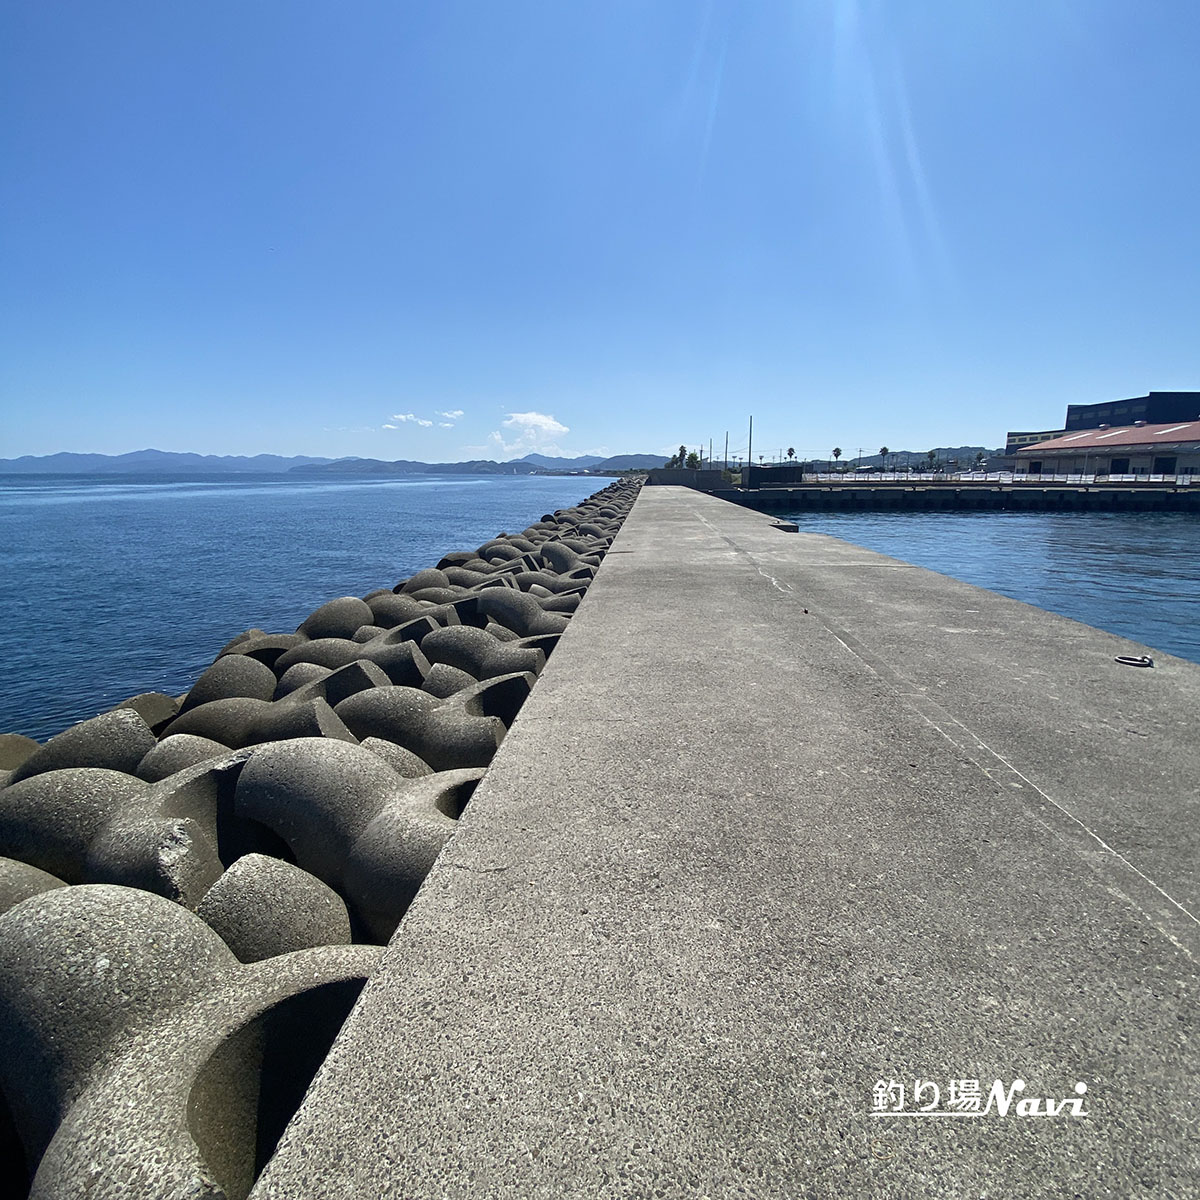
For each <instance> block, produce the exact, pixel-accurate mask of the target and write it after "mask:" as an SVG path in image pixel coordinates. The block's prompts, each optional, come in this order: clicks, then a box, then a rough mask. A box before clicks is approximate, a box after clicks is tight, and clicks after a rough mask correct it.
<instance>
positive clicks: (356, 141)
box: [0, 0, 1200, 461]
mask: <svg viewBox="0 0 1200 1200" xmlns="http://www.w3.org/2000/svg"><path fill="white" fill-rule="evenodd" d="M0 47H2V49H0V55H2V56H3V61H2V62H0V68H2V69H0V114H2V116H0V163H3V166H2V167H0V208H2V211H3V218H2V222H0V225H2V227H0V405H2V415H3V421H2V423H0V455H3V456H13V455H18V454H25V453H32V454H45V453H52V452H54V451H57V450H76V451H100V452H106V453H120V452H123V451H127V450H134V449H140V448H143V447H147V446H154V447H157V448H160V449H166V450H194V451H199V452H203V453H234V454H238V453H244V454H253V453H258V452H264V451H265V452H273V453H281V454H323V455H329V456H339V455H345V454H356V455H363V456H370V457H379V458H387V459H393V458H417V459H423V460H426V461H443V460H460V459H464V458H472V457H489V458H500V459H504V458H510V457H516V456H519V455H521V454H524V453H526V452H528V451H530V450H540V451H542V452H545V453H552V454H553V453H562V454H583V453H618V452H634V451H637V452H642V451H658V450H668V449H670V448H672V447H676V446H678V445H679V444H680V443H681V442H684V443H687V444H689V445H693V446H694V445H699V444H701V443H704V444H707V442H708V440H709V439H710V438H711V439H712V441H713V444H714V447H715V448H716V450H717V454H718V456H719V455H720V453H721V447H722V446H723V443H724V437H725V433H726V431H727V430H728V431H729V438H730V445H731V449H732V450H734V451H738V450H740V451H741V452H743V453H744V452H745V449H746V429H747V424H748V421H749V418H750V416H751V415H753V417H754V424H755V456H756V457H757V455H758V453H759V452H762V453H765V454H767V455H769V456H770V455H774V454H775V453H777V452H778V451H779V450H780V449H785V448H786V447H788V446H793V447H795V448H796V450H797V451H798V453H800V454H802V455H809V454H812V455H818V454H819V455H824V454H826V453H828V451H829V449H830V448H831V447H832V446H834V445H838V446H841V447H843V449H845V450H846V451H847V453H848V454H849V455H852V454H853V453H855V452H856V451H857V449H858V448H859V447H864V448H866V449H867V450H868V451H869V452H870V451H874V450H877V449H878V448H879V446H880V445H883V444H887V445H888V446H890V447H891V448H892V449H897V448H906V449H914V450H922V449H925V448H927V447H930V446H933V445H960V444H979V445H988V446H995V445H999V444H1001V443H1002V441H1003V437H1004V433H1005V431H1006V430H1008V429H1023V428H1031V429H1041V428H1053V427H1056V426H1057V425H1058V424H1059V423H1060V421H1061V418H1062V415H1063V410H1064V408H1065V406H1066V405H1067V404H1068V403H1073V402H1083V403H1087V402H1093V401H1098V400H1108V399H1115V398H1117V397H1121V396H1129V395H1139V394H1144V393H1145V392H1146V391H1147V390H1156V391H1158V390H1174V389H1191V388H1200V321H1198V316H1200V305H1198V298H1200V220H1198V219H1197V214H1198V212H1200V203H1198V200H1200V187H1198V184H1200V164H1198V158H1197V129H1200V92H1198V90H1197V88H1196V86H1195V70H1196V67H1195V64H1196V62H1197V61H1200V5H1198V4H1196V3H1195V0H1129V2H1125V0H886V2H884V0H874V2H873V0H790V2H783V0H755V2H750V0H743V2H741V3H734V2H730V0H713V2H711V3H707V2H705V0H542V2H540V3H531V2H523V0H502V2H491V0H488V2H483V0H478V2H473V3H467V2H463V0H428V2H420V0H409V2H406V0H386V2H384V0H353V2H349V3H348V2H346V0H339V2H337V3H333V2H329V3H325V2H316V0H286V2H284V0H236V2H222V0H205V2H203V3H201V2H199V0H195V2H186V3H185V2H182V0H179V2H174V3H164V2H163V0H145V2H139V3H131V2H127V0H107V2H106V3H104V4H97V3H94V0H87V2H68V3H64V2H59V0H13V2H12V3H9V4H7V5H5V6H4V7H3V11H2V14H0Z"/></svg>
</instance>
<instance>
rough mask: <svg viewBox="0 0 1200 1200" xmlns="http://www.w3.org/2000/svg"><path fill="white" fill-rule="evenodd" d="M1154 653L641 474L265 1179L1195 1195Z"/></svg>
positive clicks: (1178, 922)
mask: <svg viewBox="0 0 1200 1200" xmlns="http://www.w3.org/2000/svg"><path fill="white" fill-rule="evenodd" d="M1143 651H1144V648H1143V647H1138V646H1133V645H1132V644H1131V643H1128V642H1126V641H1124V640H1122V639H1120V638H1117V637H1114V636H1112V635H1110V634H1107V633H1104V632H1101V631H1099V630H1095V629H1092V628H1089V627H1086V626H1082V625H1079V624H1077V623H1074V622H1071V621H1068V620H1066V619H1064V618H1059V617H1057V616H1053V615H1051V614H1047V613H1043V612H1040V611H1038V610H1035V609H1031V608H1029V607H1027V606H1024V605H1022V604H1019V603H1017V602H1016V601H1012V600H1008V599H1006V598H1003V597H1000V596H997V595H994V594H992V593H988V592H983V591H980V590H979V589H976V588H972V587H970V586H968V585H966V584H961V583H957V582H955V581H953V580H950V579H947V578H945V577H942V576H938V575H935V574H933V573H931V572H928V571H925V570H923V569H921V568H917V567H912V566H908V565H906V564H903V563H899V562H897V561H895V560H893V559H889V558H885V557H883V556H881V555H878V554H874V553H870V552H868V551H865V550H862V549H859V548H857V547H854V546H851V545H848V544H846V543H844V542H840V541H837V540H836V539H833V538H828V537H824V536H821V535H806V534H796V533H786V532H782V531H780V530H779V529H777V528H775V527H774V526H773V523H772V521H771V519H770V518H769V517H766V516H764V515H762V514H759V513H755V512H752V511H748V510H746V509H742V508H738V507H735V506H733V505H730V504H726V503H724V502H722V501H720V500H717V499H714V498H712V497H709V496H706V495H703V494H701V493H699V492H695V491H690V490H687V489H683V488H674V487H656V488H647V489H645V490H643V492H642V493H641V495H640V497H639V498H638V500H637V502H636V504H635V505H634V507H633V510H632V512H631V514H630V516H629V517H628V518H627V520H626V521H625V524H624V526H623V527H622V530H621V532H620V534H619V535H618V536H617V538H616V540H615V542H614V543H613V546H612V548H611V549H610V551H609V553H608V555H607V557H606V558H605V561H604V564H603V567H602V569H601V570H600V572H599V573H598V576H597V578H596V581H595V582H594V584H593V585H592V587H591V588H590V589H589V592H588V595H587V599H586V601H585V602H584V603H583V604H581V605H580V607H579V609H578V611H577V613H576V614H575V616H574V618H573V619H572V621H571V626H570V629H569V630H568V631H567V632H566V634H565V635H564V636H563V638H562V640H561V642H560V644H559V646H558V648H557V649H556V651H555V653H554V656H553V658H552V660H551V661H550V663H549V664H548V666H547V668H546V670H545V673H544V674H543V675H542V677H541V679H540V680H539V683H538V685H537V687H536V688H535V689H534V690H533V692H532V693H531V695H530V697H529V699H528V701H527V702H526V704H525V706H524V708H523V709H522V711H521V714H520V716H519V718H518V719H517V721H516V722H515V723H514V725H513V727H512V728H511V730H510V731H509V734H508V737H507V739H506V740H505V742H504V744H503V746H502V747H501V750H500V752H499V753H497V755H496V757H495V759H494V761H493V763H492V765H491V767H490V769H489V771H488V774H487V776H486V778H485V779H484V781H483V783H482V784H481V785H480V787H479V788H478V790H477V791H476V793H475V795H474V797H473V798H472V800H471V803H470V804H469V806H468V807H467V809H466V811H465V813H464V815H463V817H462V820H461V824H460V829H459V833H458V835H457V836H456V838H455V839H454V841H453V842H451V844H450V845H449V846H448V847H447V849H446V850H445V851H444V852H443V854H442V856H441V858H440V859H439V861H438V863H437V865H436V866H435V868H434V870H433V872H432V873H431V874H430V876H429V877H428V879H427V880H426V883H425V885H424V887H423V888H422V890H421V892H420V893H419V895H418V897H417V899H416V901H415V902H414V904H413V906H412V907H411V908H410V910H409V912H408V914H407V915H406V917H405V918H404V920H403V922H402V924H401V925H400V928H399V929H398V931H397V933H396V935H395V937H394V938H393V940H392V942H391V945H390V947H389V948H388V950H387V952H386V955H385V958H384V962H383V966H382V968H381V970H380V971H379V973H378V974H377V975H376V977H375V978H374V979H373V980H372V981H371V982H370V983H369V984H368V986H367V989H366V990H365V992H364V994H363V997H362V999H361V1000H360V1002H359V1005H358V1007H357V1008H356V1009H355V1011H354V1013H353V1014H352V1016H351V1018H350V1020H349V1021H348V1023H347V1025H346V1027H345V1029H344V1030H343V1033H342V1035H341V1036H340V1038H339V1040H338V1041H337V1042H336V1043H335V1045H334V1048H333V1050H332V1052H331V1054H330V1056H329V1058H328V1060H327V1061H326V1064H325V1066H324V1067H323V1069H322V1070H321V1072H320V1073H319V1074H318V1076H317V1079H316V1081H315V1083H314V1086H313V1089H312V1090H311V1091H310V1093H309V1095H308V1097H307V1099H306V1101H305V1102H304V1104H303V1105H302V1107H301V1109H300V1111H299V1113H298V1114H297V1116H296V1118H295V1120H294V1122H293V1123H292V1125H291V1127H290V1129H289V1130H288V1132H287V1133H286V1134H285V1135H284V1138H283V1140H282V1141H281V1143H280V1146H279V1149H278V1152H277V1154H276V1156H275V1158H274V1159H273V1160H272V1162H271V1163H270V1164H269V1165H268V1167H267V1169H266V1171H265V1173H264V1175H263V1176H262V1178H261V1179H260V1180H259V1183H258V1184H257V1185H256V1188H255V1190H254V1193H253V1195H254V1196H256V1197H260V1198H264V1197H279V1198H282V1197H295V1196H306V1197H310V1196H311V1197H318V1196H319V1197H338V1198H342V1197H351V1196H353V1197H367V1196H371V1197H376V1196H397V1197H400V1196H403V1197H513V1198H517V1197H520V1198H527V1197H542V1196H545V1197H551V1196H554V1197H558V1196H565V1197H598V1198H599V1197H605V1198H608V1197H615V1196H627V1197H648V1196H661V1197H681V1198H682V1197H699V1196H709V1197H727V1196H729V1197H731V1196H755V1197H781V1198H782V1197H797V1196H838V1197H844V1196H874V1195H879V1196H910V1195H932V1196H981V1195H985V1194H986V1195H1024V1196H1035V1195H1056V1196H1057V1195H1076V1194H1078V1195H1088V1196H1103V1195H1114V1196H1118V1195H1119V1196H1128V1195H1141V1194H1144V1195H1147V1196H1149V1195H1158V1196H1183V1195H1190V1194H1195V1186H1196V1185H1195V1181H1196V1179H1197V1178H1198V1177H1200V1141H1198V1140H1197V1137H1198V1128H1200V1124H1198V1121H1200V1092H1198V1090H1197V1088H1196V1086H1195V1081H1196V1079H1197V1077H1198V1071H1200V1061H1198V1059H1200V1054H1198V1053H1197V1046H1196V1041H1195V1029H1194V1022H1195V1018H1196V1014H1197V1008H1196V958H1197V956H1198V955H1200V925H1198V924H1197V921H1196V919H1195V917H1194V915H1193V914H1195V913H1197V912H1198V911H1200V870H1198V862H1200V856H1198V855H1197V840H1198V833H1200V829H1198V824H1197V821H1196V804H1197V802H1196V789H1195V780H1196V777H1197V765H1198V761H1200V751H1198V749H1197V744H1196V738H1195V713H1196V711H1197V708H1198V703H1200V666H1197V665H1195V664H1191V663H1187V662H1183V661H1181V660H1178V659H1173V658H1170V657H1169V656H1160V655H1157V654H1156V655H1155V659H1156V663H1155V666H1154V667H1153V668H1152V669H1139V668H1134V667H1128V666H1123V665H1121V664H1118V663H1116V662H1115V661H1114V658H1115V656H1116V655H1120V654H1129V653H1136V654H1141V653H1143ZM1081 1088H1085V1089H1086V1090H1081ZM1031 1101H1032V1102H1033V1103H1030V1102H1031ZM921 1110H925V1111H921ZM1050 1111H1053V1112H1054V1115H1049V1112H1050Z"/></svg>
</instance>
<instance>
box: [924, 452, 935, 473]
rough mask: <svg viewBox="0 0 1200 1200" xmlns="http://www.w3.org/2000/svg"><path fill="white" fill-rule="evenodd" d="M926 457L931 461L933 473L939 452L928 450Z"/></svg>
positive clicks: (930, 467) (930, 466) (930, 465)
mask: <svg viewBox="0 0 1200 1200" xmlns="http://www.w3.org/2000/svg"><path fill="white" fill-rule="evenodd" d="M925 457H926V458H927V459H928V460H929V469H930V470H931V471H932V470H933V463H934V460H935V459H936V458H937V451H936V450H926V451H925Z"/></svg>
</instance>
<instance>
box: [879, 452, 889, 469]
mask: <svg viewBox="0 0 1200 1200" xmlns="http://www.w3.org/2000/svg"><path fill="white" fill-rule="evenodd" d="M889 454H891V451H890V450H889V449H888V448H887V447H886V446H880V447H879V457H880V458H882V459H883V469H884V470H885V471H886V470H887V460H888V455H889Z"/></svg>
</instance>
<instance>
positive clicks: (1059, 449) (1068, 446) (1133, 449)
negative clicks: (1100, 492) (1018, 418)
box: [1014, 393, 1200, 478]
mask: <svg viewBox="0 0 1200 1200" xmlns="http://www.w3.org/2000/svg"><path fill="white" fill-rule="evenodd" d="M1151 394H1152V395H1153V394H1154V393H1151ZM1184 394H1187V393H1184ZM1191 394H1193V395H1194V394H1195V393H1191ZM1068 412H1069V410H1068ZM1014 457H1015V468H1014V469H1015V470H1016V472H1017V473H1018V474H1022V475H1078V474H1084V475H1107V476H1114V475H1118V476H1119V475H1125V476H1134V477H1135V478H1136V477H1139V476H1151V475H1167V476H1183V477H1190V476H1192V475H1196V476H1200V420H1191V421H1179V422H1175V423H1174V424H1171V423H1161V424H1153V425H1152V424H1149V423H1147V422H1146V421H1135V422H1132V423H1130V424H1126V425H1120V426H1109V425H1107V424H1104V425H1101V426H1099V427H1098V428H1095V429H1083V430H1080V431H1078V432H1076V433H1067V434H1064V435H1063V436H1062V437H1057V438H1051V439H1050V440H1049V441H1044V442H1038V443H1037V444H1036V445H1031V446H1022V447H1021V448H1020V449H1018V450H1017V451H1016V454H1015V456H1014Z"/></svg>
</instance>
